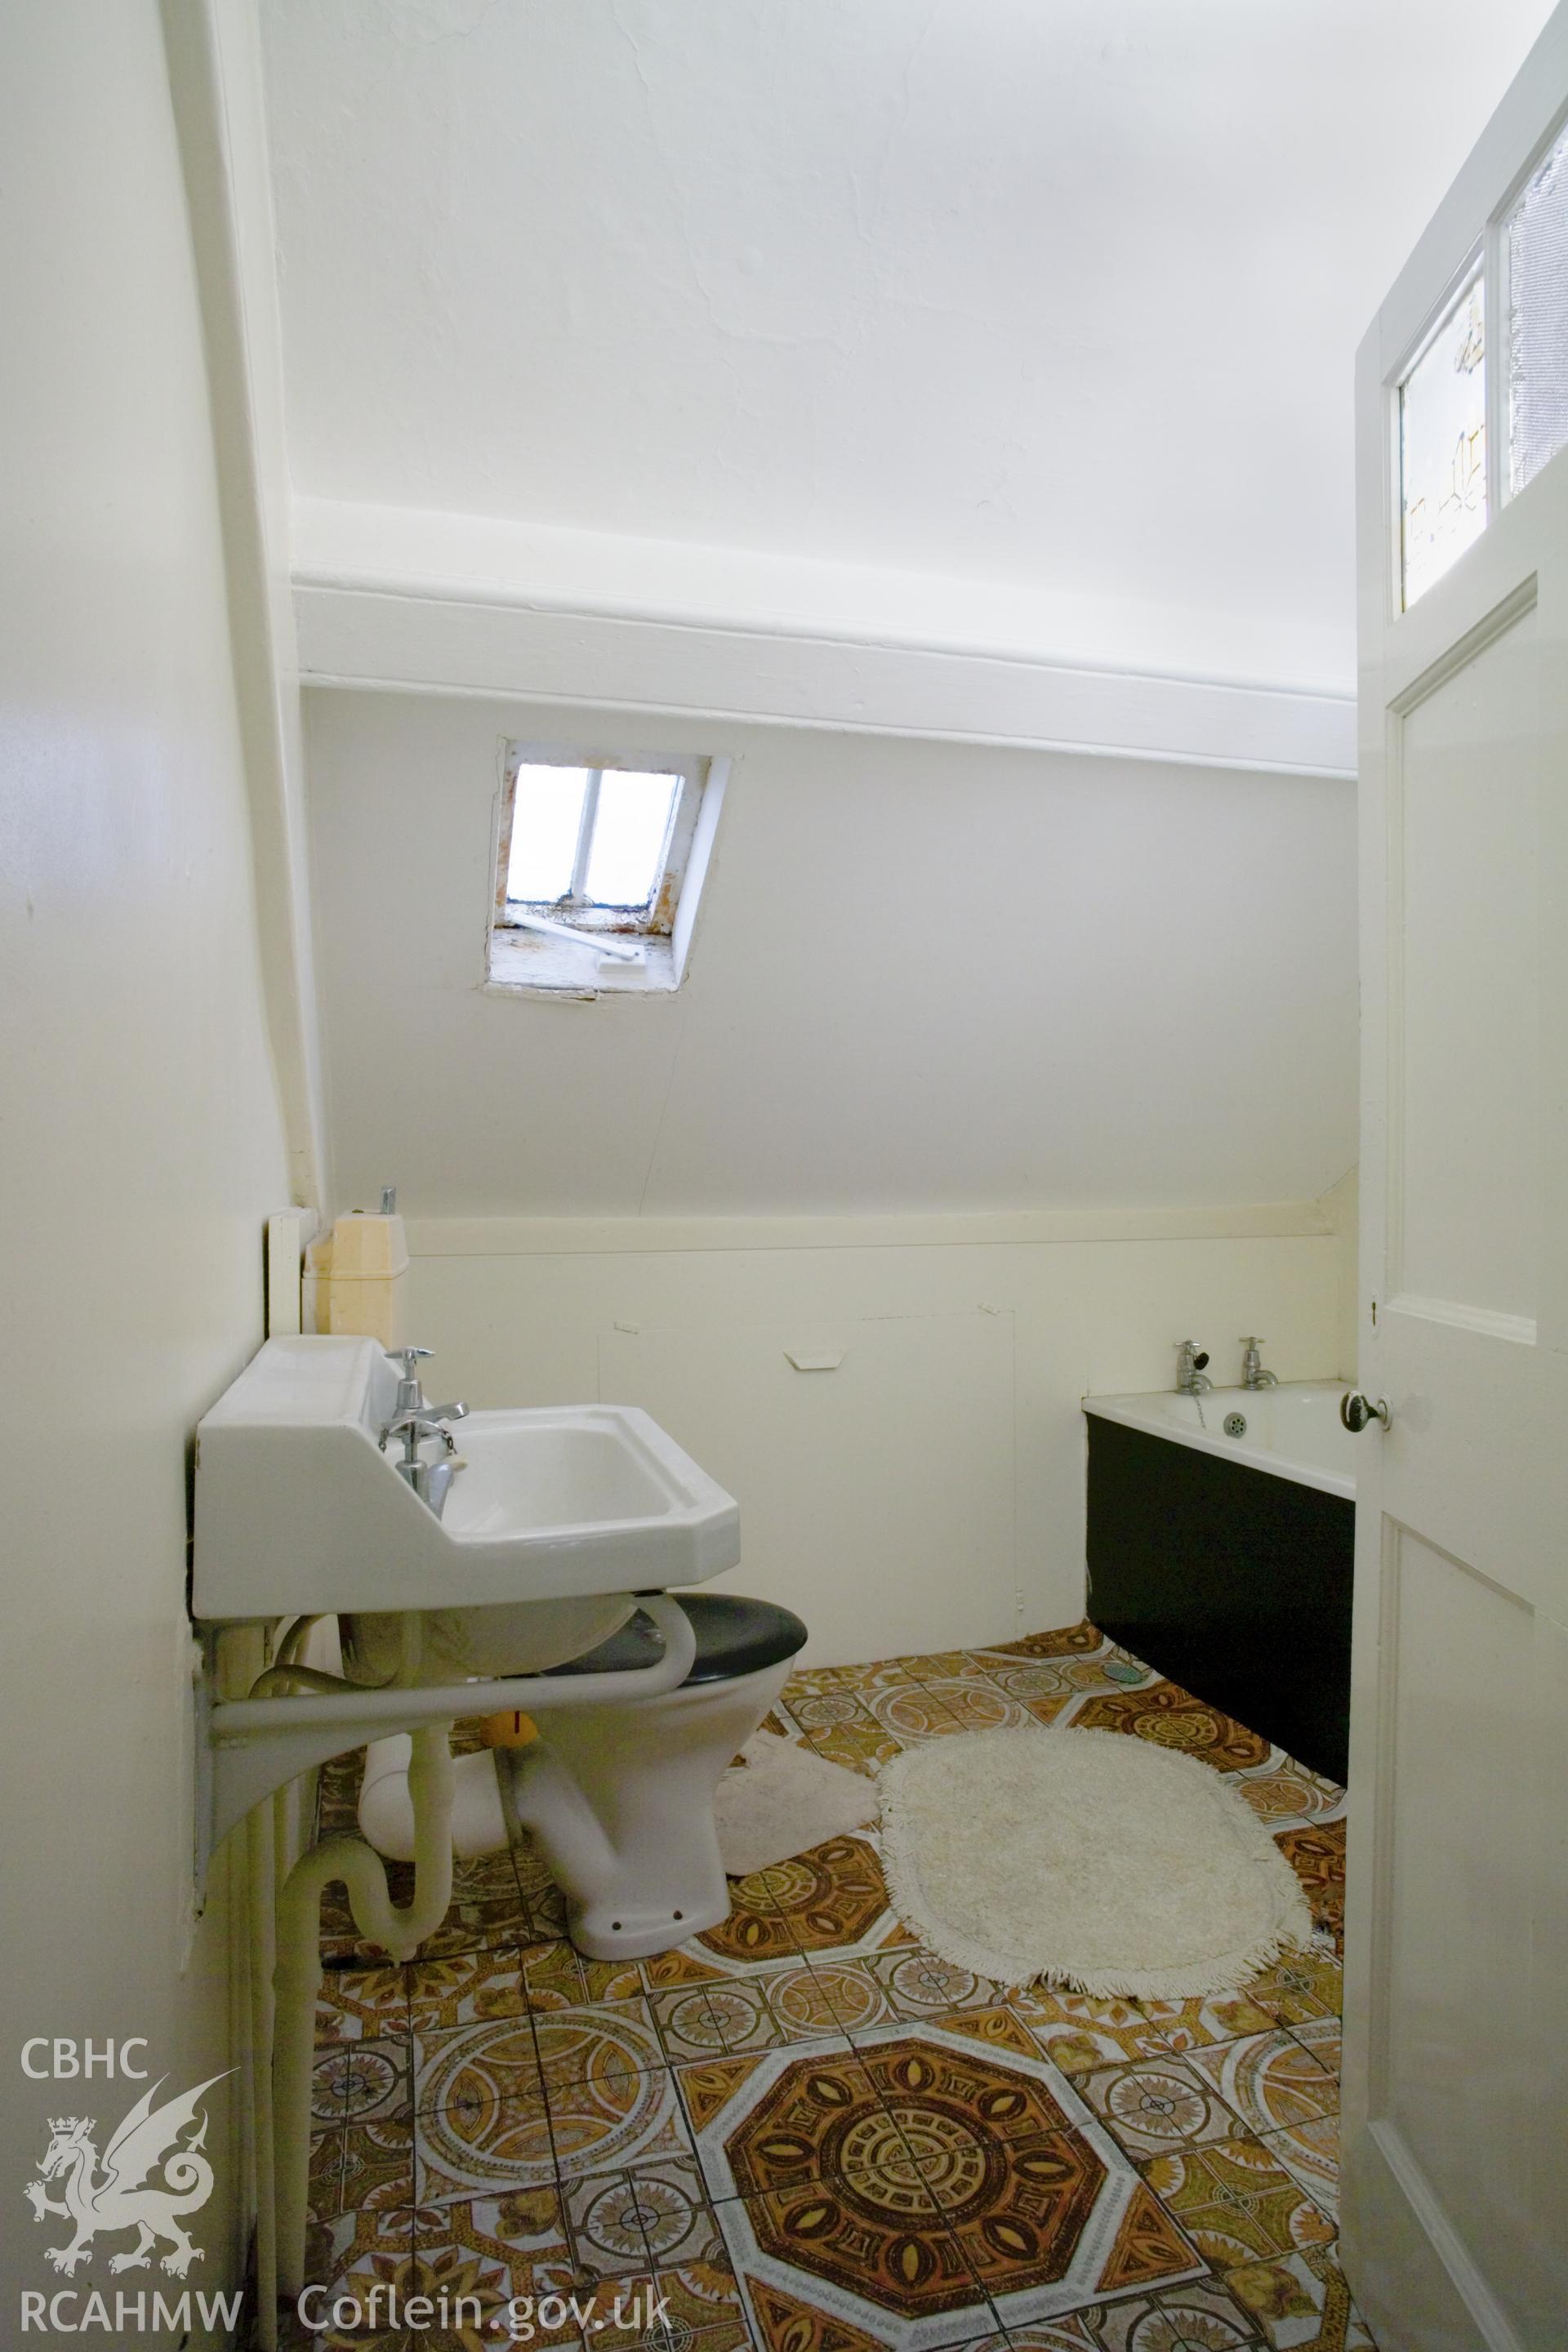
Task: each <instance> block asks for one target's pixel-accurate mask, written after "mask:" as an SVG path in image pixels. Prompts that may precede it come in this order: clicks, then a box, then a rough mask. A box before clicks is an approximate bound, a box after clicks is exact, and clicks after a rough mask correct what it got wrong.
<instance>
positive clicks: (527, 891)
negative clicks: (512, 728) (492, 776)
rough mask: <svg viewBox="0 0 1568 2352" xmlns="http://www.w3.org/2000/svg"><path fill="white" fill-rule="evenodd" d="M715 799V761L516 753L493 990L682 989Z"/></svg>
mask: <svg viewBox="0 0 1568 2352" xmlns="http://www.w3.org/2000/svg"><path fill="white" fill-rule="evenodd" d="M717 797H718V796H717V792H716V790H715V788H714V785H713V780H712V778H711V777H710V773H709V763H708V762H707V761H701V760H691V759H688V758H685V757H681V758H670V759H658V758H657V757H653V756H645V755H636V754H629V753H620V754H615V755H600V754H597V753H595V754H594V755H592V756H590V755H589V754H587V753H585V752H580V753H577V754H575V755H573V754H570V753H564V752H560V753H557V752H550V751H536V750H532V749H528V748H525V747H522V746H520V745H517V744H513V745H512V746H511V747H510V750H509V753H508V758H507V763H506V772H505V780H504V786H503V792H502V796H501V803H500V829H499V830H500V837H499V841H498V844H497V851H498V855H497V862H496V901H495V914H494V920H493V923H492V927H491V933H490V958H489V976H490V979H491V980H492V982H500V984H501V985H503V986H507V987H525V988H527V987H531V988H549V989H554V990H564V991H566V992H568V993H572V994H577V995H582V994H598V993H599V992H600V991H601V989H603V988H604V987H605V986H608V987H609V988H610V989H612V990H615V989H616V988H620V989H625V988H627V987H631V988H637V987H643V988H673V987H675V986H677V985H678V984H679V977H680V968H681V967H682V966H683V965H684V962H685V957H686V950H687V947H688V945H689V937H690V928H691V916H692V913H693V912H694V909H695V900H696V892H697V890H698V889H699V888H700V883H701V877H702V872H703V870H705V868H706V863H707V854H708V847H709V845H710V841H711V835H712V826H713V823H714V821H715V819H716V814H717ZM705 818H706V821H705ZM683 907H685V908H686V919H685V921H684V924H683V923H682V921H681V919H680V910H681V908H683Z"/></svg>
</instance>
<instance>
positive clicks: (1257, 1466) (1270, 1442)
mask: <svg viewBox="0 0 1568 2352" xmlns="http://www.w3.org/2000/svg"><path fill="white" fill-rule="evenodd" d="M1344 1392H1345V1383H1344V1382H1343V1381H1281V1382H1280V1384H1279V1387H1278V1388H1272V1389H1218V1388H1216V1389H1210V1390H1209V1391H1207V1393H1206V1394H1205V1395H1201V1396H1182V1395H1178V1394H1177V1393H1176V1391H1173V1390H1164V1391H1156V1392H1155V1393H1154V1394H1153V1395H1152V1396H1118V1397H1085V1399H1084V1401H1083V1409H1084V1411H1085V1412H1089V1413H1098V1414H1099V1415H1100V1418H1101V1419H1102V1420H1104V1421H1119V1422H1121V1424H1122V1426H1123V1427H1124V1428H1127V1429H1146V1430H1147V1431H1148V1433H1149V1434H1150V1435H1151V1436H1152V1437H1167V1438H1173V1439H1174V1440H1175V1441H1176V1443H1177V1444H1179V1445H1191V1446H1193V1447H1194V1449H1195V1450H1196V1451H1197V1452H1198V1453H1199V1454H1218V1455H1220V1456H1221V1457H1222V1458H1223V1459H1224V1460H1226V1461H1227V1462H1242V1463H1245V1464H1246V1465H1247V1468H1248V1469H1249V1470H1267V1471H1268V1472H1270V1473H1271V1474H1272V1475H1273V1476H1274V1477H1276V1478H1293V1479H1294V1480H1295V1481H1296V1482H1297V1484H1298V1485H1299V1486H1316V1487H1317V1489H1318V1491H1319V1493H1320V1494H1323V1495H1344V1496H1348V1497H1349V1499H1350V1500H1351V1501H1352V1502H1353V1501H1354V1500H1355V1465H1356V1441H1355V1439H1354V1438H1353V1437H1352V1435H1351V1433H1350V1432H1349V1430H1348V1429H1347V1428H1346V1427H1345V1425H1344V1423H1343V1422H1342V1421H1341V1419H1340V1399H1341V1398H1342V1396H1343V1394H1344ZM1237 1423H1239V1424H1240V1426H1239V1427H1238V1426H1237Z"/></svg>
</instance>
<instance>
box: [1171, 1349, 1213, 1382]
mask: <svg viewBox="0 0 1568 2352" xmlns="http://www.w3.org/2000/svg"><path fill="white" fill-rule="evenodd" d="M1207 1362H1208V1353H1207V1350H1206V1349H1200V1347H1199V1346H1198V1343H1197V1341H1196V1340H1195V1339H1183V1340H1181V1341H1180V1342H1179V1343H1178V1346H1177V1349H1176V1387H1177V1390H1178V1391H1179V1392H1180V1393H1181V1394H1182V1395H1184V1396H1201V1395H1202V1394H1203V1392H1204V1391H1205V1389H1212V1388H1213V1386H1214V1382H1213V1381H1211V1380H1210V1379H1209V1377H1208V1375H1207V1374H1206V1373H1205V1370H1204V1366H1205V1364H1206V1363H1207Z"/></svg>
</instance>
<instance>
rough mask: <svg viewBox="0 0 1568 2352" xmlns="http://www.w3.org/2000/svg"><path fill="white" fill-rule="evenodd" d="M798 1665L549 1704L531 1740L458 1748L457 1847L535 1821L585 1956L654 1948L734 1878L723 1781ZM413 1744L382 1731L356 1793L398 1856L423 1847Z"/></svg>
mask: <svg viewBox="0 0 1568 2352" xmlns="http://www.w3.org/2000/svg"><path fill="white" fill-rule="evenodd" d="M790 1663H791V1662H790V1660H789V1659H788V1658H785V1659H784V1660H782V1661H780V1662H779V1663H778V1664H773V1665H768V1666H763V1667H762V1668H760V1669H758V1670H756V1671H755V1672H753V1673H751V1674H743V1675H733V1676H731V1677H730V1678H728V1679H725V1680H715V1681H711V1682H688V1683H684V1684H682V1685H681V1686H680V1688H679V1690H675V1691H669V1692H667V1693H666V1694H665V1695H664V1696H662V1697H660V1698H654V1699H647V1700H643V1701H640V1702H638V1703H637V1704H636V1705H626V1704H624V1703H623V1704H621V1705H619V1706H588V1705H584V1706H580V1707H579V1706H561V1707H553V1708H552V1709H551V1711H550V1713H549V1714H548V1715H547V1716H545V1717H542V1720H541V1726H540V1737H539V1738H537V1739H536V1740H533V1741H532V1742H531V1743H530V1745H529V1746H528V1747H526V1748H484V1749H481V1750H480V1751H479V1753H478V1754H477V1755H468V1756H459V1757H458V1758H457V1759H455V1781H456V1791H455V1803H454V1809H453V1817H452V1831H453V1845H454V1849H455V1851H456V1852H457V1853H461V1854H479V1853H498V1852H500V1850H501V1849H502V1848H504V1847H505V1846H506V1845H508V1844H509V1843H517V1842H518V1840H519V1839H520V1837H521V1832H523V1831H524V1830H527V1831H529V1832H531V1833H532V1835H533V1836H534V1837H535V1838H536V1839H537V1840H538V1842H539V1845H540V1848H541V1850H542V1853H543V1855H544V1859H545V1861H546V1862H547V1863H548V1864H549V1865H550V1870H551V1874H552V1876H553V1878H554V1879H555V1881H556V1883H557V1884H558V1885H559V1886H560V1888H561V1890H562V1893H563V1895H565V1898H566V1925H567V1933H568V1934H569V1935H570V1937H571V1938H572V1941H573V1943H574V1945H575V1946H576V1948H577V1949H578V1950H579V1951H580V1952H582V1953H583V1954H584V1956H585V1957H586V1958H589V1959H594V1960H615V1959H646V1958H648V1957H649V1956H650V1955H651V1954H653V1953H655V1952H665V1951H668V1950H669V1949H670V1948H672V1947H673V1946H674V1945H677V1944H682V1943H684V1942H685V1941H686V1940H687V1938H688V1937H690V1936H698V1935H700V1934H701V1933H702V1931H703V1929H704V1928H706V1927H717V1926H718V1925H719V1923H720V1922H721V1920H722V1919H724V1918H726V1917H727V1916H729V1910H730V1889H729V1882H728V1880H727V1879H726V1878H725V1875H724V1864H723V1862H722V1860H721V1856H720V1853H719V1832H718V1830H717V1828H716V1826H715V1824H714V1819H713V1794H714V1790H716V1789H717V1788H718V1785H719V1782H720V1781H721V1779H722V1778H723V1776H724V1773H725V1770H726V1769H727V1768H728V1766H729V1765H730V1763H731V1760H732V1759H733V1758H734V1757H735V1756H737V1755H738V1754H739V1752H740V1750H741V1749H742V1748H743V1747H744V1746H745V1744H746V1741H747V1740H748V1739H749V1738H751V1736H752V1733H753V1732H754V1731H755V1730H756V1728H757V1727H758V1725H759V1724H760V1723H761V1722H762V1720H763V1717H764V1716H765V1715H766V1714H767V1712H768V1709H769V1708H770V1707H771V1706H773V1701H774V1700H775V1699H776V1698H777V1696H778V1695H779V1693H780V1691H781V1690H782V1689H783V1688H784V1683H785V1681H786V1679H787V1677H788V1675H789V1669H790ZM409 1752H410V1742H409V1739H408V1736H407V1734H406V1733H400V1734H398V1735H397V1736H395V1738H389V1739H378V1740H375V1741H374V1742H373V1743H372V1745H371V1747H370V1748H368V1749H367V1751H366V1757H365V1771H364V1779H363V1785H362V1788H361V1792H360V1806H359V1821H360V1828H361V1830H362V1832H363V1835H364V1836H365V1838H366V1839H367V1840H368V1841H369V1843H371V1844H372V1845H373V1846H374V1847H375V1848H376V1850H377V1852H378V1853H383V1854H386V1855H389V1856H390V1857H392V1858H393V1859H395V1860H406V1859H407V1858H408V1857H409V1856H410V1855H411V1854H412V1853H413V1851H414V1811H413V1804H412V1801H411V1800H410V1797H409V1794H408V1759H409Z"/></svg>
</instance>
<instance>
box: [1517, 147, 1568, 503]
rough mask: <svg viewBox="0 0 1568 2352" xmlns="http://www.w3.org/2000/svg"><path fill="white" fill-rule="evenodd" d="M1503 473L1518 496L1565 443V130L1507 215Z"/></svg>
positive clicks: (1567, 428)
mask: <svg viewBox="0 0 1568 2352" xmlns="http://www.w3.org/2000/svg"><path fill="white" fill-rule="evenodd" d="M1505 236H1506V247H1507V254H1508V299H1509V351H1508V475H1509V488H1510V491H1512V492H1513V493H1514V494H1515V495H1516V496H1517V494H1518V493H1519V492H1520V491H1521V490H1522V489H1523V488H1524V487H1525V485H1526V484H1527V483H1528V482H1530V481H1531V480H1532V479H1533V478H1534V477H1535V476H1536V475H1537V474H1538V473H1539V472H1540V471H1541V468H1542V466H1544V465H1545V464H1546V463H1547V461H1548V459H1549V458H1552V457H1555V456H1556V454H1557V452H1558V450H1559V449H1561V448H1562V446H1563V443H1564V441H1568V131H1564V132H1563V136H1562V137H1561V138H1560V139H1559V140H1558V142H1557V144H1556V145H1555V146H1554V147H1553V148H1552V152H1551V153H1550V154H1549V155H1548V156H1547V158H1546V160H1545V162H1544V163H1542V165H1541V167H1540V169H1539V171H1537V172H1535V173H1532V175H1531V179H1530V181H1529V182H1528V184H1527V185H1526V187H1525V189H1524V193H1523V194H1522V195H1521V197H1520V200H1519V202H1518V204H1517V205H1515V206H1514V209H1513V211H1512V212H1511V213H1510V215H1509V219H1508V225H1507V229H1506V232H1505Z"/></svg>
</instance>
